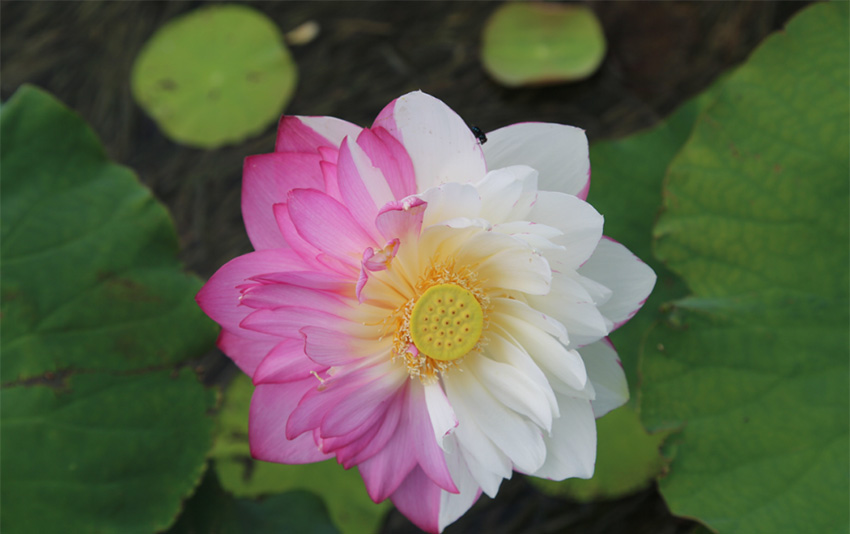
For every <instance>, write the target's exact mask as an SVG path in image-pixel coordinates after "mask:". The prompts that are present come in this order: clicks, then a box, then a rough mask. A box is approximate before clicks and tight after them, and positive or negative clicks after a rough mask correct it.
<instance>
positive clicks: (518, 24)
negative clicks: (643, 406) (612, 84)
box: [481, 2, 606, 87]
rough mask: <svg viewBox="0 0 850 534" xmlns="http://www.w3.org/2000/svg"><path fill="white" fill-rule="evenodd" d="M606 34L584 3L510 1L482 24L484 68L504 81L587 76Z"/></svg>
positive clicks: (534, 81) (555, 80) (549, 80)
mask: <svg viewBox="0 0 850 534" xmlns="http://www.w3.org/2000/svg"><path fill="white" fill-rule="evenodd" d="M605 48H606V44H605V35H604V34H603V33H602V25H601V24H600V23H599V20H598V19H597V18H596V15H595V14H594V13H593V11H592V10H591V9H589V8H587V7H585V6H579V5H563V4H555V3H536V2H510V3H506V4H503V5H502V6H500V7H499V8H498V9H496V11H495V12H494V13H493V14H492V15H491V16H490V18H489V19H488V20H487V23H486V25H485V27H484V35H483V38H482V45H481V61H482V62H483V64H484V69H485V70H486V71H487V72H488V73H489V74H490V75H491V76H492V77H493V78H494V79H495V80H496V81H498V82H499V83H501V84H503V85H506V86H508V87H517V86H521V85H534V84H546V83H560V82H569V81H575V80H582V79H584V78H587V77H588V76H590V75H591V74H593V73H594V72H596V69H597V68H599V65H600V64H601V63H602V59H603V58H604V57H605Z"/></svg>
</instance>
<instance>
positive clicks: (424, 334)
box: [410, 284, 484, 362]
mask: <svg viewBox="0 0 850 534" xmlns="http://www.w3.org/2000/svg"><path fill="white" fill-rule="evenodd" d="M483 330H484V311H483V310H482V308H481V304H480V303H479V302H478V299H476V298H475V295H473V294H472V293H471V292H470V291H468V290H466V289H464V288H462V287H460V286H459V285H457V284H440V285H436V286H432V287H430V288H428V290H426V291H425V293H423V294H422V296H420V297H419V300H417V302H416V304H415V305H414V306H413V312H412V313H411V314H410V337H411V338H412V339H413V344H414V345H416V348H417V349H419V352H421V353H423V354H425V355H427V356H429V357H431V358H433V359H435V360H440V361H444V362H448V361H452V360H456V359H458V358H461V357H463V356H464V355H465V354H466V353H467V352H469V351H470V350H472V349H473V348H474V347H475V345H476V343H478V340H479V339H481V333H482V332H483Z"/></svg>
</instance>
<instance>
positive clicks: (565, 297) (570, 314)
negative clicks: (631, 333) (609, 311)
mask: <svg viewBox="0 0 850 534" xmlns="http://www.w3.org/2000/svg"><path fill="white" fill-rule="evenodd" d="M578 279H579V277H578V276H577V275H576V276H567V275H565V274H562V273H552V285H551V289H550V290H549V293H548V294H546V295H529V296H528V297H527V298H528V304H529V305H530V306H531V307H532V308H534V309H535V310H539V311H540V312H542V313H545V314H546V315H549V316H551V317H553V318H554V319H555V320H557V321H558V322H560V323H561V324H563V325H564V327H565V328H566V329H567V332H568V334H569V340H570V345H569V347H570V348H576V347H581V346H584V345H587V344H588V343H593V342H594V341H597V340H599V339H602V338H603V337H605V336H606V335H608V331H609V329H610V327H611V324H610V323H609V322H606V320H605V317H604V316H603V315H602V313H601V312H600V311H599V309H598V308H597V303H596V302H594V299H593V296H592V295H591V294H590V293H588V292H587V290H586V289H585V287H584V286H583V285H582V284H581V283H580V282H579V281H578Z"/></svg>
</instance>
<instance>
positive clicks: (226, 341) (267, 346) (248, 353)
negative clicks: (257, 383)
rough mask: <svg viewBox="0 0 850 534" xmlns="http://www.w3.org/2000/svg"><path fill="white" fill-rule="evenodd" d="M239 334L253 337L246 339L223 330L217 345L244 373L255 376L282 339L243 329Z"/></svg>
mask: <svg viewBox="0 0 850 534" xmlns="http://www.w3.org/2000/svg"><path fill="white" fill-rule="evenodd" d="M239 332H240V333H242V332H245V333H246V334H247V335H250V336H251V337H250V338H249V337H244V336H241V335H239V334H236V333H233V332H231V331H229V330H225V329H222V331H221V333H220V334H219V335H218V342H217V345H218V348H219V349H221V352H223V353H225V354H227V355H228V356H229V357H230V359H231V360H233V362H234V363H235V364H236V365H237V366H239V368H240V369H242V372H244V373H245V374H247V375H248V376H253V374H254V372H255V371H256V369H257V366H258V365H260V362H262V361H263V358H265V357H266V355H267V354H268V353H269V351H271V350H272V349H274V347H275V346H276V345H277V344H278V343H280V339H279V338H277V337H275V336H270V335H268V334H261V333H259V332H246V331H245V330H241V329H240V330H239Z"/></svg>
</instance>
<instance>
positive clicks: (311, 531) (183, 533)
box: [168, 470, 339, 534]
mask: <svg viewBox="0 0 850 534" xmlns="http://www.w3.org/2000/svg"><path fill="white" fill-rule="evenodd" d="M246 532H248V533H250V534H279V533H281V532H291V533H293V534H339V531H338V530H337V529H336V527H335V526H334V525H333V523H331V520H330V518H329V517H328V510H327V508H325V504H324V503H323V502H322V500H321V499H319V498H318V497H316V496H315V495H313V494H312V493H308V492H306V491H289V492H286V493H281V494H279V495H273V496H270V497H268V498H265V499H262V500H261V501H255V500H252V499H234V498H233V497H232V496H230V495H228V494H227V493H226V492H225V491H224V490H223V489H222V487H221V484H219V482H218V478H216V476H215V470H209V471H207V474H206V476H204V481H203V483H202V484H201V485H200V486H199V487H198V491H196V492H195V495H193V496H192V498H191V499H190V500H189V501H188V502H187V503H186V506H185V508H184V509H183V513H182V514H180V519H178V521H177V523H175V524H174V526H173V527H172V528H171V529H170V530H169V531H168V534H243V533H246Z"/></svg>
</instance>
